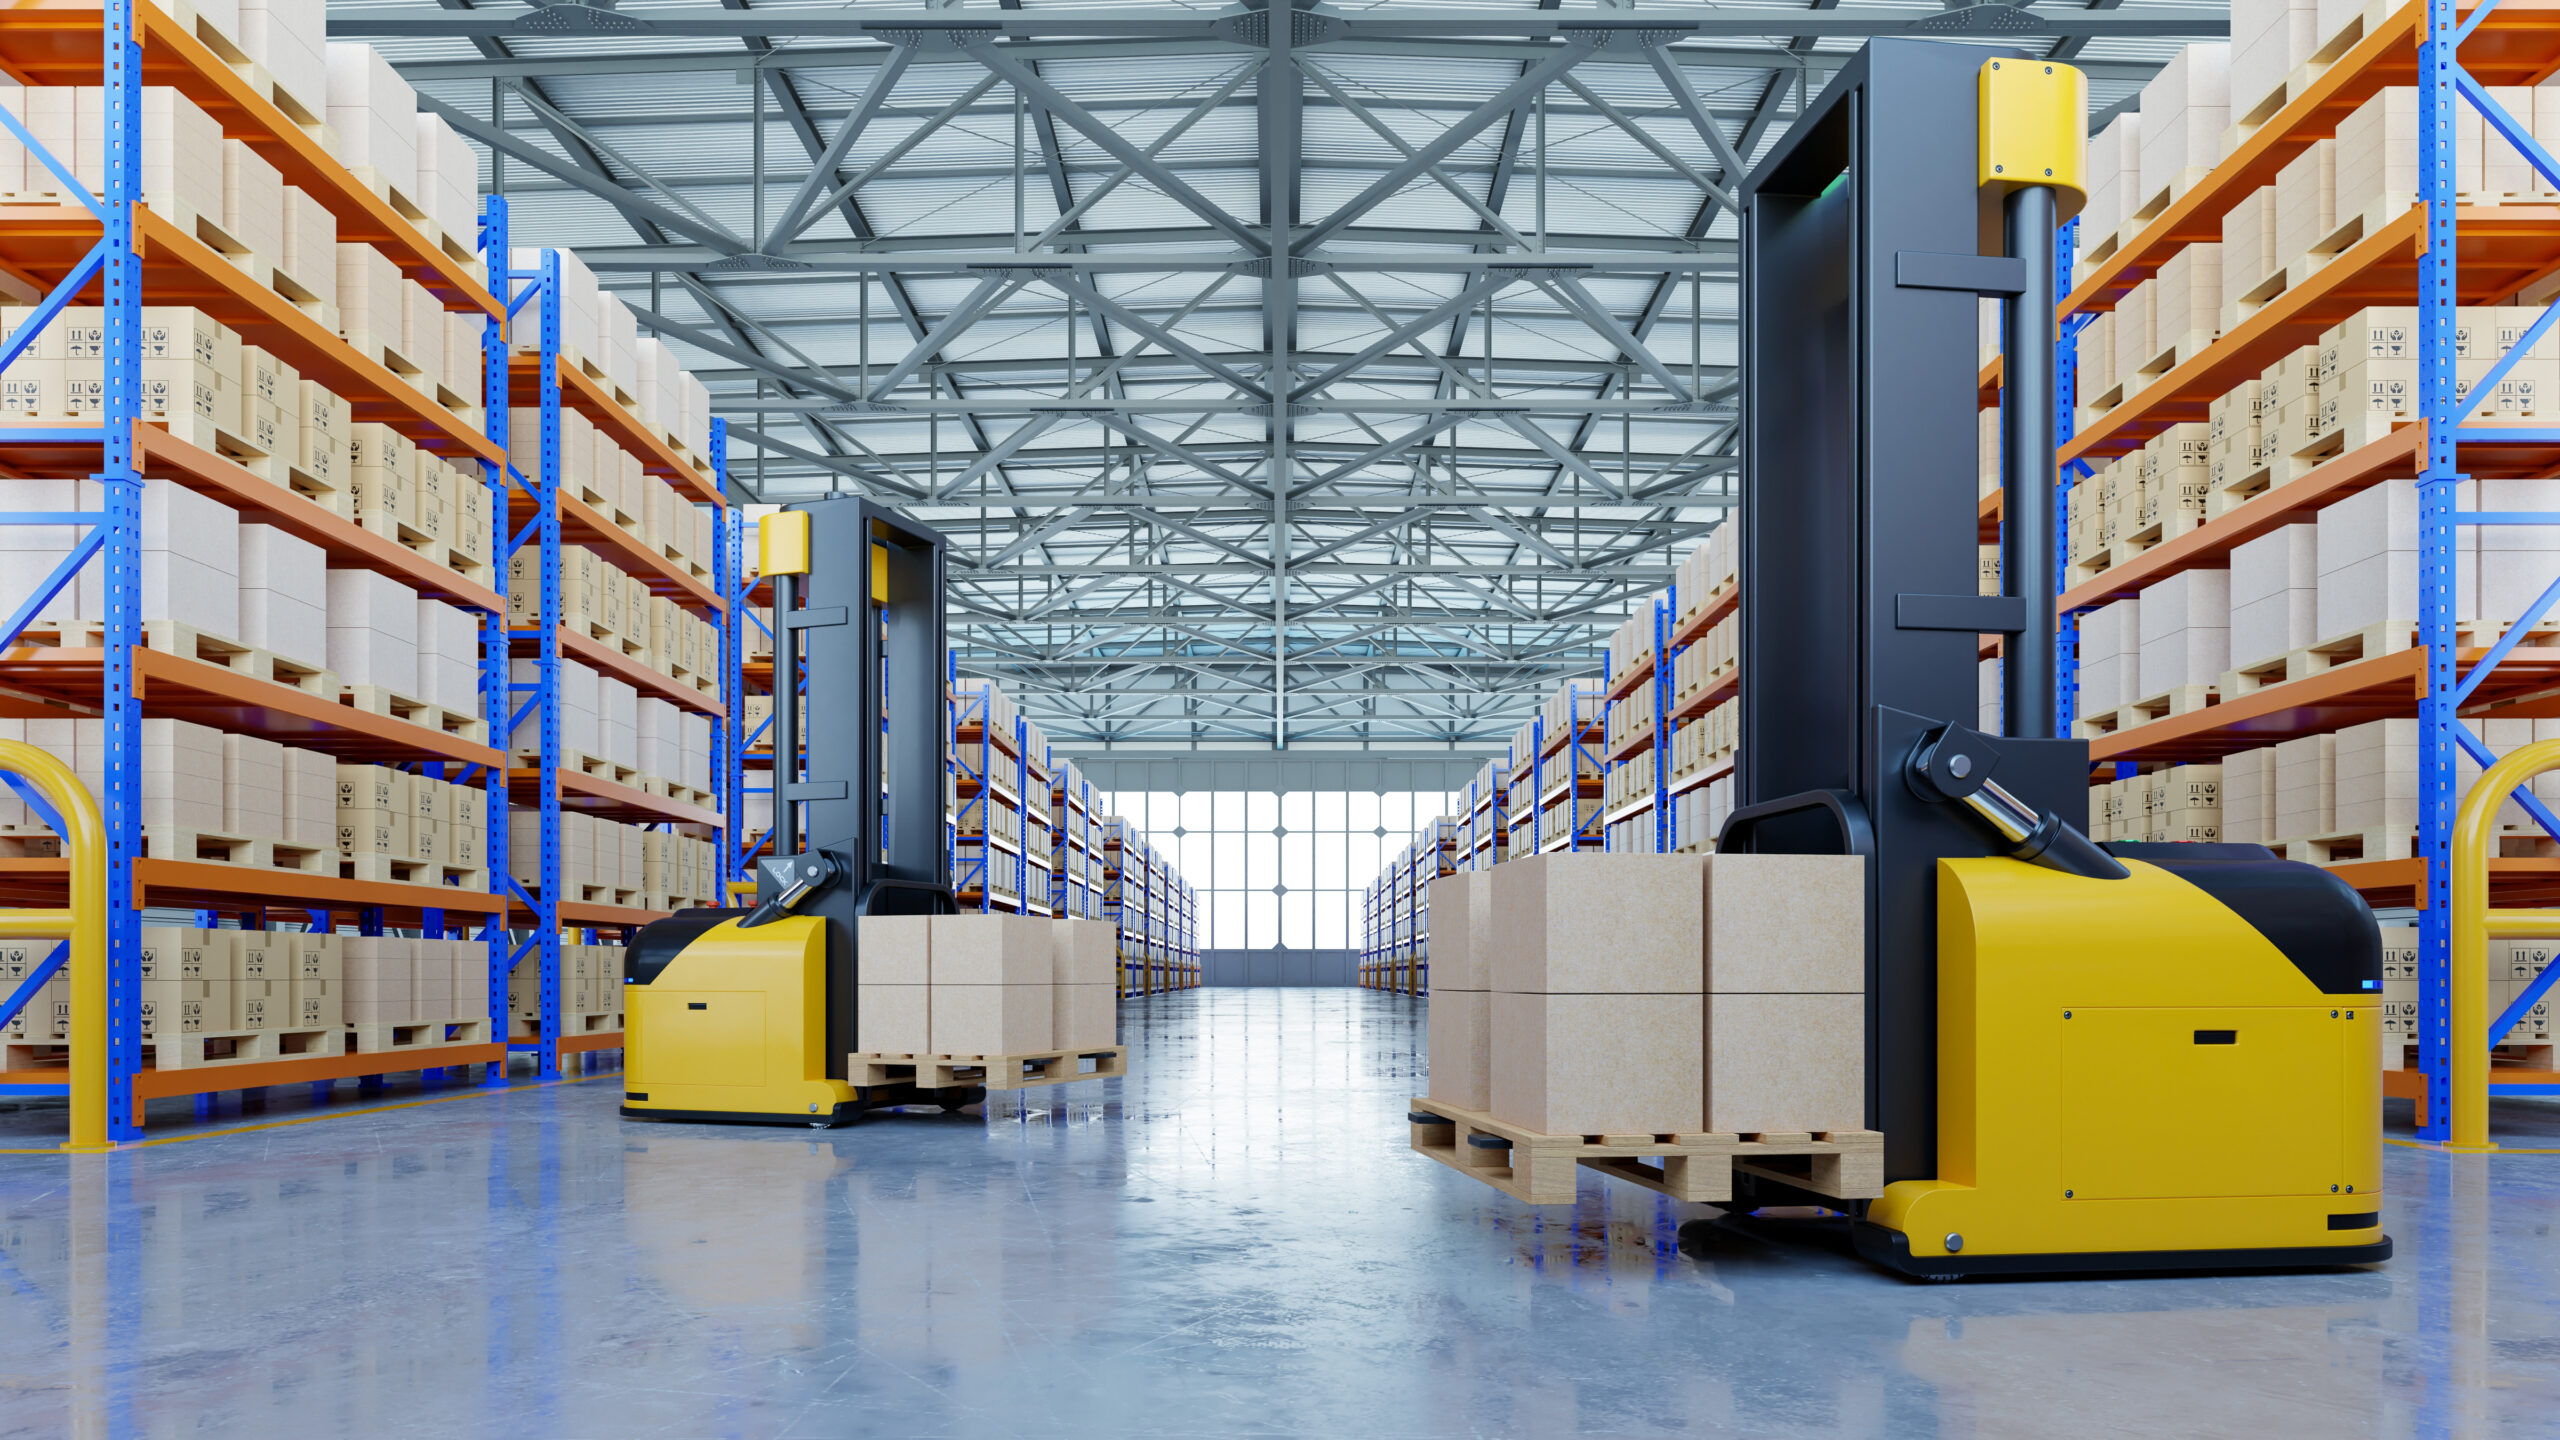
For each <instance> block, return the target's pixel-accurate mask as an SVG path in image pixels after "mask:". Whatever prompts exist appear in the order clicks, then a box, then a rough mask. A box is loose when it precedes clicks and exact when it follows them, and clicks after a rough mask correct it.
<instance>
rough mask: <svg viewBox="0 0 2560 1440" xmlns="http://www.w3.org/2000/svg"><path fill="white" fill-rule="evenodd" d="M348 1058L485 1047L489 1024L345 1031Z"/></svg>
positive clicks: (414, 1023)
mask: <svg viewBox="0 0 2560 1440" xmlns="http://www.w3.org/2000/svg"><path fill="white" fill-rule="evenodd" d="M346 1039H347V1050H346V1053H348V1054H381V1053H384V1052H386V1051H392V1050H432V1049H435V1048H436V1047H438V1046H441V1045H486V1044H488V1043H489V1021H488V1019H487V1018H486V1017H485V1016H484V1017H480V1018H476V1019H470V1020H404V1021H399V1022H396V1023H391V1022H367V1023H363V1024H351V1025H348V1026H347V1027H346Z"/></svg>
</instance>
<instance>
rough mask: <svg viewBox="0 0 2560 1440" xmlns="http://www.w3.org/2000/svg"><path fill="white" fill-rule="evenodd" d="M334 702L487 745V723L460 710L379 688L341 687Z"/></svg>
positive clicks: (365, 686)
mask: <svg viewBox="0 0 2560 1440" xmlns="http://www.w3.org/2000/svg"><path fill="white" fill-rule="evenodd" d="M338 703H340V704H342V705H348V706H352V707H353V708H355V709H358V710H362V711H364V712H365V713H366V714H368V715H383V716H388V717H390V718H391V719H394V720H406V721H408V722H409V723H410V724H412V725H421V726H424V727H426V728H427V729H429V730H433V731H436V732H438V733H440V734H445V735H451V736H453V737H455V738H456V739H461V740H468V741H470V742H472V743H473V744H475V745H486V744H488V743H489V722H488V721H486V720H483V719H481V718H480V717H479V716H477V715H474V714H471V713H470V712H468V711H464V710H447V709H445V708H444V707H442V706H440V705H430V704H428V703H427V702H425V701H424V700H418V699H413V698H411V697H410V696H407V695H403V694H401V693H400V692H398V691H396V690H392V689H389V688H387V687H385V686H381V685H341V686H339V687H338Z"/></svg>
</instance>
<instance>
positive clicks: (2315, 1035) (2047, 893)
mask: <svg viewBox="0 0 2560 1440" xmlns="http://www.w3.org/2000/svg"><path fill="white" fill-rule="evenodd" d="M2085 135H2086V90H2085V82H2084V81H2083V80H2082V78H2081V77H2080V75H2079V74H2078V73H2077V72H2076V71H2074V70H2072V69H2071V67H2069V66H2067V65H2062V64H2059V63H2056V62H2052V61H2046V60H2038V59H2032V58H2028V57H2025V56H2019V55H2003V54H2000V53H1998V52H1996V51H1991V52H1986V51H1985V50H1983V49H1981V48H1979V47H1974V46H1969V45H1956V44H1948V43H1942V42H1930V41H1920V40H1898V39H1896V40H1877V41H1874V42H1872V43H1871V44H1869V45H1868V46H1867V48H1866V49H1865V50H1863V51H1862V52H1860V54H1859V55H1858V56H1857V57H1856V58H1855V59H1853V60H1852V61H1851V63H1850V64H1849V65H1848V66H1847V67H1845V68H1844V69H1842V70H1841V71H1840V72H1839V73H1838V75H1837V76H1836V77H1835V78H1834V79H1833V81H1832V83H1831V85H1830V86H1829V87H1828V88H1827V89H1826V90H1825V91H1824V93H1823V94H1822V96H1821V98H1820V99H1819V100H1817V101H1816V102H1815V103H1814V104H1813V106H1812V107H1811V108H1810V109H1809V111H1808V112H1807V113H1806V115H1805V116H1804V117H1803V118H1802V119H1801V120H1800V121H1798V122H1797V124H1796V125H1795V127H1794V128H1793V129H1792V130H1791V131H1790V132H1789V133H1788V134H1787V136H1786V138H1785V139H1784V140H1783V141H1781V142H1780V143H1779V145H1778V146H1777V148H1776V149H1775V150H1774V151H1773V152H1772V153H1771V154H1770V155H1769V156H1768V158H1767V159H1765V160H1764V161H1762V163H1761V164H1760V165H1759V167H1758V168H1757V169H1756V170H1755V171H1754V173H1753V174H1752V175H1751V176H1750V178H1749V180H1748V182H1747V184H1746V185H1745V188H1744V190H1743V195H1742V200H1743V212H1742V235H1743V267H1744V284H1745V288H1746V302H1745V305H1744V307H1743V316H1744V319H1743V326H1744V331H1743V341H1742V343H1743V352H1744V364H1743V374H1744V377H1745V378H1744V391H1743V404H1744V432H1743V433H1744V446H1743V455H1744V464H1743V491H1742V494H1743V506H1742V514H1741V524H1742V526H1743V529H1742V531H1741V545H1742V549H1741V552H1740V553H1741V580H1742V585H1743V592H1742V603H1741V624H1742V641H1741V664H1742V671H1743V682H1742V700H1741V703H1742V707H1743V710H1742V722H1741V723H1742V730H1741V756H1740V762H1739V765H1738V767H1737V770H1736V796H1735V804H1736V808H1735V810H1734V812H1733V814H1732V816H1731V818H1730V819H1729V820H1728V822H1727V823H1726V825H1725V826H1724V828H1723V831H1722V833H1721V834H1720V835H1719V837H1718V841H1717V846H1718V848H1719V849H1721V850H1728V851H1761V852H1791V853H1851V854H1857V855H1862V856H1864V857H1865V858H1866V862H1867V863H1866V877H1867V896H1866V905H1867V977H1866V979H1867V1034H1866V1047H1867V1054H1866V1080H1867V1112H1868V1113H1867V1121H1868V1124H1869V1125H1870V1126H1871V1127H1872V1128H1874V1129H1876V1130H1879V1131H1881V1132H1883V1134H1884V1137H1885V1176H1886V1179H1887V1182H1888V1184H1887V1187H1886V1189H1885V1192H1884V1195H1883V1197H1882V1198H1880V1199H1877V1200H1874V1201H1871V1202H1867V1203H1866V1204H1865V1205H1864V1207H1863V1213H1862V1214H1859V1215H1857V1216H1856V1217H1854V1223H1853V1228H1852V1234H1853V1237H1854V1240H1855V1244H1856V1248H1857V1250H1858V1251H1859V1253H1861V1254H1863V1255H1865V1256H1866V1257H1868V1258H1869V1259H1870V1260H1872V1261H1874V1262H1876V1263H1878V1264H1880V1265H1884V1266H1887V1267H1889V1268H1891V1269H1894V1270H1897V1271H1900V1272H1903V1273H1906V1274H1910V1275H1915V1276H1923V1277H1931V1278H1942V1279H1945V1278H1960V1277H1964V1276H1969V1275H1984V1274H2020V1273H2064V1272H2079V1273H2088V1272H2125V1271H2145V1270H2198V1269H2201V1270H2241V1269H2262V1268H2272V1267H2296V1266H2336V1265H2355V1264H2365V1263H2372V1262H2377V1261H2382V1260H2386V1259H2388V1258H2389V1257H2390V1254H2391V1241H2390V1239H2389V1238H2388V1237H2387V1236H2385V1235H2384V1234H2383V1233H2382V1217H2381V1188H2382V1173H2381V1172H2382V1157H2381V1144H2382V1142H2381V1094H2380V1078H2381V1074H2380V1060H2379V1056H2380V1017H2379V1009H2380V1006H2381V1003H2382V993H2381V992H2382V984H2381V980H2382V971H2381V937H2380V934H2379V931H2378V930H2377V929H2376V926H2375V923H2374V919H2373V916H2372V913H2371V912H2370V911H2369V910H2368V909H2367V908H2366V907H2365V905H2364V903H2363V900H2362V899H2361V897H2359V896H2358V895H2357V894H2356V893H2355V892H2354V891H2353V890H2352V889H2350V888H2349V887H2348V886H2347V885H2346V884H2345V883H2344V882H2343V881H2341V880H2340V879H2338V877H2336V876H2335V875H2332V874H2330V873H2329V872H2327V871H2325V870H2321V869H2319V868H2317V867H2314V866H2310V865H2304V864H2297V863H2292V862H2288V861H2284V860H2280V859H2278V858H2276V856H2275V855H2274V854H2273V853H2272V852H2270V851H2268V850H2267V849H2265V848H2263V847H2261V846H2256V845H2237V844H2231V845H2224V844H2188V845H2169V844H2127V843H2112V842H2111V843H2108V844H2103V845H2101V844H2097V843H2094V842H2092V841H2091V840H2090V839H2089V838H2088V836H2087V835H2085V834H2084V833H2082V832H2081V831H2080V830H2079V829H2078V828H2077V827H2076V826H2075V825H2074V824H2073V823H2072V821H2071V818H2070V817H2074V816H2080V815H2084V814H2085V813H2086V805H2087V798H2088V789H2089V786H2090V784H2091V765H2090V759H2089V747H2088V745H2087V744H2086V743H2085V742H2084V741H2079V740H2073V739H2069V738H2065V737H2064V736H2063V735H2061V734H2060V733H2059V730H2060V715H2061V710H2060V701H2061V699H2062V695H2061V693H2060V690H2061V686H2062V685H2063V684H2064V683H2065V682H2066V681H2067V679H2068V672H2067V671H2065V670H2063V669H2062V667H2061V666H2060V664H2059V663H2058V660H2057V653H2056V646H2055V645H2054V643H2053V641H2052V637H2053V636H2054V634H2055V626H2054V610H2055V596H2056V590H2057V588H2058V585H2059V579H2060V577H2059V573H2058V569H2059V567H2058V551H2059V549H2060V546H2059V543H2058V541H2059V532H2060V525H2059V518H2060V517H2059V516H2058V515H2057V513H2056V507H2055V431H2056V424H2057V417H2058V415H2059V414H2060V411H2059V407H2058V405H2057V394H2062V395H2064V396H2066V397H2067V393H2068V392H2067V390H2064V389H2063V388H2062V387H2061V385H2060V384H2059V383H2058V377H2057V375H2056V373H2055V367H2056V350H2055V344H2054V324H2055V318H2054V306H2055V295H2056V289H2057V286H2058V284H2059V282H2060V280H2061V278H2062V276H2063V273H2064V272H2063V269H2062V266H2061V264H2060V263H2058V261H2057V259H2056V227H2057V226H2058V224H2059V223H2060V222H2061V221H2063V220H2066V219H2068V218H2069V217H2070V216H2071V215H2072V214H2074V213H2076V212H2077V210H2078V208H2079V206H2080V203H2081V200H2082V198H2083V197H2082V184H2083V182H2082V174H2083V168H2082V167H2083V153H2084V150H2085ZM1986 295H1989V296H1997V297H2000V298H2001V299H2002V300H2004V301H2005V302H2006V304H2005V310H2006V319H2005V328H2004V333H2003V347H2002V349H2003V364H2004V376H2003V378H2004V384H2005V392H2004V393H2005V399H2006V405H2005V407H2004V411H2003V415H2002V442H2003V443H2002V449H2003V452H2004V454H2003V457H2002V465H2001V476H2002V488H2001V497H2002V499H2001V504H2002V511H2001V515H2002V521H2003V523H2002V526H2001V572H2002V575H2003V585H2002V589H2003V591H2004V592H2005V593H2002V594H1996V595H1981V594H1977V593H1976V591H1977V589H1978V588H1979V587H1978V586H1977V583H1976V577H1977V573H1978V570H1977V563H1978V549H1977V546H1978V544H1979V536H1978V532H1977V524H1978V522H1977V519H1976V487H1977V481H1976V475H1977V470H1976V445H1977V431H1976V414H1977V398H1976V397H1977V391H1976V385H1977V382H1976V379H1975V376H1976V371H1977V360H1976V355H1975V344H1976V340H1975V337H1976V335H1977V333H1978V326H1977V304H1978V298H1979V297H1981V296H1986ZM1986 635H1991V636H1999V637H2001V638H2002V639H2003V640H2004V642H2005V645H2004V654H2003V664H2002V687H2001V701H2002V705H2001V713H2002V715H2003V716H2004V717H2005V721H2004V723H2003V724H2002V725H2001V726H2000V727H1999V733H1997V734H1986V733H1983V732H1982V731H1980V730H1977V729H1976V728H1974V727H1972V726H1969V725H1967V724H1965V723H1964V718H1965V717H1973V716H1975V715H1976V712H1977V706H1978V692H1977V689H1976V686H1977V669H1976V667H1977V661H1978V659H1979V656H1980V653H1981V651H1980V647H1981V641H1982V637H1984V636H1986ZM2200 758H2201V757H2200ZM1745 1181H1746V1177H1741V1176H1737V1177H1736V1183H1737V1190H1736V1205H1737V1206H1738V1207H1740V1208H1741V1209H1744V1210H1748V1209H1750V1208H1752V1207H1754V1206H1763V1205H1825V1206H1837V1205H1838V1204H1839V1203H1840V1202H1838V1201H1830V1200H1825V1199H1823V1198H1822V1197H1819V1196H1814V1195H1810V1194H1806V1193H1804V1192H1801V1191H1795V1190H1791V1189H1790V1188H1789V1187H1787V1186H1785V1185H1784V1184H1782V1183H1779V1182H1774V1181H1767V1180H1751V1181H1749V1182H1748V1183H1747V1184H1746V1183H1745Z"/></svg>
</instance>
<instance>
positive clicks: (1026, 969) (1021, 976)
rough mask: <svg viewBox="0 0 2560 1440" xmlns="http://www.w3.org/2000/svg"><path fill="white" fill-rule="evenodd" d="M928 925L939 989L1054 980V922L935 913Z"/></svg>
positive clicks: (1027, 983)
mask: <svg viewBox="0 0 2560 1440" xmlns="http://www.w3.org/2000/svg"><path fill="white" fill-rule="evenodd" d="M929 923H930V925H931V929H932V941H931V950H932V956H933V969H932V983H933V984H934V985H935V986H936V987H937V988H939V987H941V986H944V985H1046V984H1048V983H1050V975H1051V972H1052V967H1053V966H1054V965H1055V964H1056V960H1055V957H1054V956H1053V954H1052V945H1053V942H1052V941H1051V939H1050V937H1049V933H1048V931H1049V927H1050V926H1052V925H1054V924H1055V923H1056V922H1055V921H1050V920H1039V919H1034V918H1032V917H1029V916H1024V915H935V916H932V917H930V920H929ZM866 978H868V977H866ZM949 1053H952V1054H959V1053H962V1052H959V1051H952V1052H949Z"/></svg>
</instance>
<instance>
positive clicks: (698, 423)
mask: <svg viewBox="0 0 2560 1440" xmlns="http://www.w3.org/2000/svg"><path fill="white" fill-rule="evenodd" d="M676 393H677V397H678V405H679V408H680V409H681V411H682V413H683V415H684V423H683V424H682V425H680V426H678V427H677V429H678V430H679V431H680V432H681V433H682V434H683V436H684V443H685V444H686V445H688V446H690V447H692V449H693V451H694V452H695V453H696V454H698V455H702V456H704V457H706V458H707V457H709V455H710V454H711V391H710V389H709V388H708V387H706V386H705V385H704V384H703V383H702V382H701V381H700V380H697V379H695V378H694V377H693V373H692V372H691V371H686V372H684V373H683V375H682V376H681V377H680V378H679V379H678V380H677V381H676Z"/></svg>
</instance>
